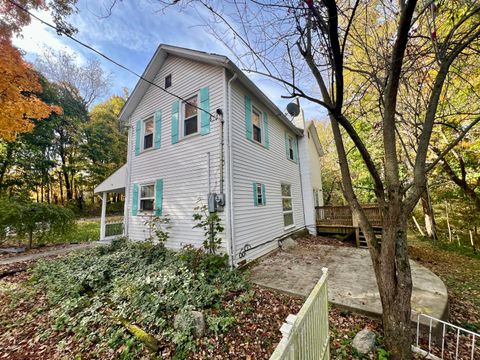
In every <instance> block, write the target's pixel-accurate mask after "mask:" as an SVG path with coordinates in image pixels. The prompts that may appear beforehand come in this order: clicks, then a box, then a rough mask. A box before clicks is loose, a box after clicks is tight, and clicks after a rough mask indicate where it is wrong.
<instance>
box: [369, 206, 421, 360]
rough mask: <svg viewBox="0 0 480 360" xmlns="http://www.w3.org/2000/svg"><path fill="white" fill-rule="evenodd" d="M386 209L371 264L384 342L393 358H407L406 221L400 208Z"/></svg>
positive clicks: (409, 287) (409, 335) (408, 273)
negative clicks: (380, 311)
mask: <svg viewBox="0 0 480 360" xmlns="http://www.w3.org/2000/svg"><path fill="white" fill-rule="evenodd" d="M398 207H399V206H398ZM387 212H388V214H387V216H385V217H384V221H383V233H382V245H381V253H380V254H379V256H378V257H377V258H376V259H374V261H373V264H374V270H375V276H376V278H377V284H378V289H379V292H380V299H381V301H382V308H383V314H382V322H383V331H384V337H385V345H386V347H387V349H388V351H389V352H390V354H391V359H392V360H406V359H411V358H412V353H411V348H410V345H411V343H412V330H411V295H412V277H411V269H410V262H409V259H408V247H407V221H406V219H405V218H404V217H403V216H398V214H399V213H401V211H392V210H391V209H389V210H387Z"/></svg>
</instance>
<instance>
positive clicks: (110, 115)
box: [81, 91, 128, 184]
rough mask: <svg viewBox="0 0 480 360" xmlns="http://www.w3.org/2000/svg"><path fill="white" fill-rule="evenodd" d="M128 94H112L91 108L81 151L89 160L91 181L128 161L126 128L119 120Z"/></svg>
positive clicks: (93, 182) (89, 178) (102, 176)
mask: <svg viewBox="0 0 480 360" xmlns="http://www.w3.org/2000/svg"><path fill="white" fill-rule="evenodd" d="M127 97H128V94H127V92H126V91H125V93H124V95H123V96H117V95H113V96H111V97H110V98H109V99H107V100H106V101H104V102H102V103H100V104H98V105H96V106H95V107H93V109H92V110H91V111H90V120H89V122H88V123H87V124H86V126H85V143H84V144H83V145H82V149H81V151H82V153H83V154H84V155H85V157H86V158H87V159H88V163H87V164H86V168H85V169H86V170H87V172H88V181H89V183H91V184H98V183H100V182H101V181H103V180H104V179H105V178H106V177H107V176H109V175H110V174H112V173H113V172H114V171H115V170H117V169H118V168H119V167H120V166H121V165H122V164H124V163H125V162H126V157H127V136H128V135H127V129H126V127H125V126H122V124H121V123H120V122H119V121H118V115H119V114H120V111H121V109H122V107H123V105H124V104H125V101H126V99H127Z"/></svg>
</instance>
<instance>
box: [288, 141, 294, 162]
mask: <svg viewBox="0 0 480 360" xmlns="http://www.w3.org/2000/svg"><path fill="white" fill-rule="evenodd" d="M294 146H295V140H293V137H292V136H290V135H288V158H289V159H290V160H295V150H294Z"/></svg>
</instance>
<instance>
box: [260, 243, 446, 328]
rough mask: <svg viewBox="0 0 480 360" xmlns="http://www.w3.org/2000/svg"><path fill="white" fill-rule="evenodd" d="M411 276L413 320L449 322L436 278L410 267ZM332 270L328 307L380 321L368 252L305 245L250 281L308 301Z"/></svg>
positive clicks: (267, 261) (267, 263)
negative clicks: (325, 270)
mask: <svg viewBox="0 0 480 360" xmlns="http://www.w3.org/2000/svg"><path fill="white" fill-rule="evenodd" d="M411 266H412V276H413V294H412V320H413V321H416V320H417V314H418V313H424V314H428V315H430V316H433V317H436V318H438V319H446V318H447V317H448V294H447V289H446V287H445V285H444V284H443V282H442V280H440V279H439V278H438V277H437V276H436V275H435V274H433V273H432V272H431V271H430V270H428V269H426V268H425V267H423V266H421V265H419V264H417V263H416V262H414V261H411ZM322 267H327V268H328V270H329V274H330V277H329V282H328V286H329V296H328V297H329V301H330V302H331V303H332V304H334V305H336V306H338V307H341V308H345V309H348V310H351V311H354V312H357V313H362V314H365V315H368V316H371V317H376V318H379V317H380V316H381V313H382V305H381V302H380V296H379V293H378V287H377V284H376V281H375V276H374V272H373V266H372V262H371V260H370V255H369V252H368V250H366V249H358V248H354V247H342V246H332V245H322V244H319V243H318V242H309V241H305V240H302V241H301V242H300V244H299V245H296V246H294V247H293V248H290V249H289V250H286V251H282V250H280V251H278V252H276V253H274V254H272V255H270V256H268V257H266V258H263V259H261V260H260V261H259V262H258V263H257V264H255V265H254V266H253V267H252V268H251V276H252V281H253V282H254V283H256V284H258V285H260V286H264V287H268V288H273V289H276V290H280V291H283V292H287V293H290V294H294V295H299V296H307V295H308V294H309V293H310V291H311V290H312V288H313V287H314V285H315V284H316V282H317V281H318V279H319V278H320V276H321V269H322Z"/></svg>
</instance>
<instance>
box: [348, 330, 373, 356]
mask: <svg viewBox="0 0 480 360" xmlns="http://www.w3.org/2000/svg"><path fill="white" fill-rule="evenodd" d="M375 338H376V336H375V333H374V332H373V331H372V330H370V329H369V328H365V329H363V330H362V331H360V332H359V333H358V334H357V335H355V338H354V339H353V343H352V346H353V348H354V349H355V350H357V351H358V352H359V353H360V354H368V353H371V352H373V351H374V350H375Z"/></svg>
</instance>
